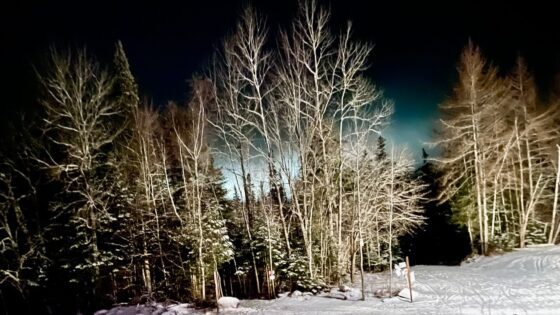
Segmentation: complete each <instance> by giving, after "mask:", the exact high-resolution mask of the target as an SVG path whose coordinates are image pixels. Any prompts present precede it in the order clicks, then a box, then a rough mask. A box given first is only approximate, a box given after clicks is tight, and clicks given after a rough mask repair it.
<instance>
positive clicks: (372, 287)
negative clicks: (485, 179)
mask: <svg viewBox="0 0 560 315" xmlns="http://www.w3.org/2000/svg"><path fill="white" fill-rule="evenodd" d="M412 269H413V271H414V272H415V275H416V283H415V284H414V286H413V288H414V292H415V294H417V297H416V299H415V301H414V302H413V303H410V302H408V301H405V300H404V299H402V298H398V297H395V298H390V299H385V300H381V299H378V298H376V297H374V296H373V293H374V292H375V291H376V290H378V289H383V288H386V284H387V277H388V274H387V273H385V274H369V275H367V277H366V281H367V285H366V290H367V297H366V301H359V297H360V294H359V291H358V290H357V289H356V288H357V287H359V285H357V284H355V285H354V287H355V288H354V289H352V290H350V292H344V293H343V292H338V290H336V289H333V290H331V292H330V293H322V294H320V295H315V296H310V295H307V294H303V295H302V296H298V297H287V296H284V297H282V298H278V299H276V300H272V301H264V300H244V301H241V304H240V307H239V308H238V309H235V310H228V311H225V312H223V313H227V314H519V315H520V314H560V246H547V247H538V248H527V249H523V250H517V251H514V252H512V253H507V254H505V255H502V256H494V257H482V258H480V259H478V260H477V261H475V262H472V263H468V264H464V265H462V266H457V267H446V266H415V267H413V268H412ZM395 282H396V284H395V287H398V288H404V281H403V279H402V278H400V279H396V281H395ZM170 313H171V312H170ZM185 314H186V313H185Z"/></svg>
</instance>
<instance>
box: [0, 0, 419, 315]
mask: <svg viewBox="0 0 560 315" xmlns="http://www.w3.org/2000/svg"><path fill="white" fill-rule="evenodd" d="M329 14H330V13H329V12H328V11H327V10H325V9H323V8H321V7H319V6H318V5H317V4H316V3H315V2H313V1H311V2H306V3H303V4H302V5H301V7H300V9H299V12H298V14H297V17H296V18H295V19H294V21H293V23H292V25H291V26H290V27H289V28H287V29H285V30H280V31H279V32H278V36H277V37H276V38H274V39H271V38H269V35H268V32H267V26H266V24H265V22H264V21H265V20H264V18H263V17H261V16H260V15H258V14H257V13H256V12H254V11H253V10H252V9H247V10H245V11H244V12H243V14H242V17H241V19H240V21H239V23H238V24H237V27H236V29H235V31H234V32H233V33H232V34H231V35H230V36H229V37H227V38H226V39H225V40H224V42H223V45H222V46H221V47H220V48H219V49H218V51H217V52H216V54H215V56H214V57H213V58H212V61H211V62H210V65H209V66H208V68H207V69H206V71H205V72H203V74H202V75H199V76H197V77H195V78H193V79H192V80H191V85H190V89H191V91H190V97H189V100H188V102H187V104H184V105H183V104H175V103H170V104H168V105H166V106H154V105H151V104H149V103H148V102H145V101H141V100H140V97H139V94H138V87H137V84H136V82H135V79H134V76H133V75H132V71H131V69H130V67H129V64H128V61H127V58H126V55H125V52H124V48H123V46H122V44H121V43H120V42H119V43H117V45H116V50H115V54H114V61H113V63H112V64H111V65H109V67H105V66H103V65H100V64H99V63H98V62H97V61H95V60H94V59H93V57H92V56H90V55H88V54H86V53H85V51H81V50H78V51H59V50H55V49H53V50H52V52H51V54H50V57H49V61H48V62H47V64H46V65H45V67H44V69H45V70H44V71H40V72H39V74H38V82H39V84H40V86H41V94H40V98H39V110H38V113H37V115H36V117H34V118H33V119H32V121H29V120H26V121H24V122H23V123H22V124H21V127H22V130H21V132H19V133H18V137H20V138H18V139H13V140H15V141H10V147H11V148H10V149H9V150H2V161H3V162H2V166H1V167H2V169H1V174H2V176H1V179H2V181H1V185H2V195H1V199H0V209H1V212H0V214H1V219H2V220H0V221H1V223H0V224H1V225H0V233H1V236H2V248H1V250H2V256H1V259H0V269H1V271H2V278H1V280H0V281H1V282H0V283H1V288H2V291H1V293H2V298H3V307H4V309H5V310H6V312H8V311H10V312H17V311H15V310H14V309H12V308H11V307H14V306H15V305H14V304H13V303H11V301H23V300H27V301H34V302H35V303H33V305H30V306H29V308H30V310H34V311H37V312H42V313H44V312H47V313H65V312H75V311H76V310H81V311H82V312H91V311H92V310H95V309H96V308H99V307H101V306H107V305H112V304H115V303H119V302H128V303H137V302H141V301H142V302H144V301H153V300H177V301H185V300H188V301H195V302H198V303H199V304H202V305H204V304H205V303H213V301H215V300H216V299H217V298H218V297H219V296H222V295H224V294H226V295H234V296H238V297H273V296H274V295H275V294H277V293H278V292H281V291H287V290H294V289H305V290H321V289H324V288H327V287H328V286H329V285H333V284H340V283H343V282H345V281H354V276H355V275H356V274H359V275H360V276H361V280H362V288H363V274H364V270H374V269H377V270H380V269H383V268H385V267H386V266H388V265H390V260H391V259H393V257H392V256H393V249H395V248H397V237H398V236H399V235H401V234H403V233H405V232H407V231H410V230H411V229H412V228H413V227H415V226H418V225H420V224H421V222H422V219H423V218H422V216H421V209H420V206H419V200H420V199H421V197H422V194H423V192H422V188H423V185H422V184H421V183H420V182H419V181H418V180H416V179H415V178H414V176H412V172H413V168H414V164H413V163H414V161H413V160H412V159H411V158H410V157H409V156H408V154H407V153H406V152H405V151H403V150H400V149H396V148H392V147H391V148H390V149H388V148H385V141H384V139H383V138H382V137H381V131H382V129H383V127H384V126H385V125H387V124H388V123H389V118H390V115H391V113H392V104H391V103H390V102H389V101H387V100H385V99H384V98H383V97H382V95H381V92H380V90H378V89H377V88H376V87H375V86H374V85H373V84H372V83H371V82H370V81H369V80H368V79H367V78H366V77H365V76H364V71H365V70H366V69H367V57H368V55H369V53H370V51H371V48H372V47H371V45H370V44H367V43H361V42H358V41H355V40H353V39H352V38H351V27H350V25H349V26H348V28H347V29H346V30H345V31H344V32H342V33H341V34H339V35H335V34H334V33H332V32H331V31H330V30H329V27H328V21H329ZM225 178H228V180H227V182H226V180H225ZM227 189H230V191H229V195H228V191H227ZM15 304H18V303H15Z"/></svg>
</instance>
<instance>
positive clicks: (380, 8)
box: [0, 0, 560, 155]
mask: <svg viewBox="0 0 560 315" xmlns="http://www.w3.org/2000/svg"><path fill="white" fill-rule="evenodd" d="M113 2H114V3H111V2H104V1H75V2H56V1H41V2H39V1H38V2H37V3H25V2H20V1H18V2H14V3H12V4H9V5H8V4H7V3H6V2H4V3H3V4H1V5H0V28H1V43H0V58H1V61H0V62H1V68H0V77H1V79H2V85H1V89H2V95H3V97H2V102H1V104H0V107H1V109H2V113H3V114H2V119H3V120H6V119H13V117H14V113H16V112H19V111H21V110H23V111H27V112H29V111H34V110H35V109H36V105H35V103H36V99H37V93H36V90H37V86H36V80H35V78H34V74H33V73H34V70H33V67H37V68H39V69H40V66H41V64H42V62H43V60H44V56H45V55H46V53H47V51H48V47H49V46H50V45H55V46H56V47H57V48H66V47H83V46H86V47H87V50H88V51H89V52H91V53H92V54H93V55H95V56H96V57H97V59H99V60H100V61H101V62H103V63H106V62H110V60H111V57H112V54H113V49H114V43H115V41H116V40H118V39H120V40H122V41H123V43H124V47H125V50H126V51H127V54H128V57H129V61H130V64H131V67H132V71H133V73H134V75H135V76H136V78H137V80H138V83H139V86H140V92H141V94H142V95H144V96H146V97H149V98H150V99H152V100H153V102H154V103H155V104H158V105H161V104H165V103H167V101H168V100H177V101H180V102H183V101H184V100H185V99H186V97H187V96H188V83H187V82H188V79H189V78H191V76H192V75H193V74H194V73H197V72H201V71H202V70H203V69H204V65H205V64H206V63H207V62H208V61H209V59H210V57H211V54H212V52H213V51H214V49H215V47H217V46H219V44H220V40H221V39H222V38H224V36H226V35H227V34H228V33H229V32H230V31H231V30H232V28H233V26H234V25H235V22H236V20H237V16H238V13H239V12H240V11H241V8H242V7H243V6H244V5H246V4H247V3H251V2H249V1H237V0H236V1H226V0H224V1H218V0H205V1H196V2H195V1H173V2H171V1H167V2H166V1H134V2H132V1H130V2H126V3H125V2H124V1H113ZM322 2H323V3H326V4H328V3H327V2H326V1H322ZM441 2H442V1H432V2H430V3H429V2H427V1H414V2H410V3H407V2H397V1H385V2H381V1H377V3H376V1H358V0H344V1H343V0H338V1H337V0H333V1H331V2H330V6H331V9H332V14H333V21H332V22H333V23H332V28H333V30H335V31H339V30H341V29H342V28H341V27H343V26H344V25H345V24H346V21H347V20H352V21H353V27H354V34H355V38H357V39H361V40H366V41H371V42H373V43H374V44H375V48H374V52H373V55H372V56H371V59H370V63H371V66H372V67H371V70H370V71H369V73H368V75H369V76H370V77H371V78H372V79H373V80H374V81H375V82H376V84H377V85H378V86H379V87H381V88H382V89H383V90H385V95H386V96H387V97H389V98H391V99H393V100H394V102H395V105H396V113H395V116H394V117H393V120H394V122H393V125H392V127H391V128H390V129H389V130H387V132H386V136H388V137H390V138H392V139H394V140H395V142H397V143H408V144H409V146H410V147H411V150H412V151H413V152H414V153H415V154H416V155H419V152H420V147H421V142H422V141H427V140H429V136H430V133H431V128H432V121H433V120H434V119H435V118H436V113H437V104H438V103H440V102H441V101H442V100H443V99H445V97H446V95H449V94H450V93H451V91H452V87H453V84H454V81H455V79H456V71H455V66H456V63H457V60H458V58H459V54H460V52H461V49H462V48H463V47H464V46H465V45H466V44H467V42H468V40H469V38H471V39H472V40H473V41H474V42H475V43H476V44H478V45H480V46H481V48H482V51H483V53H484V54H485V55H486V56H487V57H488V58H489V59H491V60H492V61H493V62H494V64H496V65H498V66H500V67H501V68H503V69H506V70H507V69H508V68H509V67H511V65H512V64H513V61H514V60H515V58H516V56H517V55H518V54H521V55H523V56H525V57H526V59H527V61H528V64H529V67H530V69H531V70H533V71H534V72H535V73H536V75H537V80H538V82H539V84H540V86H541V87H545V88H548V87H551V86H552V84H553V82H554V76H555V74H556V73H558V72H560V27H559V26H558V16H557V11H556V10H555V9H554V8H553V2H551V1H542V3H541V4H539V3H537V1H531V3H530V4H525V5H519V4H513V3H510V2H506V1H503V2H494V3H493V4H491V5H488V4H487V3H483V2H480V3H479V2H474V1H450V3H448V4H442V3H441ZM178 3H180V4H178ZM253 4H254V5H255V6H256V8H257V10H258V11H260V12H261V13H263V14H264V15H266V16H267V17H268V22H269V26H270V28H271V30H272V31H275V30H276V28H277V27H276V25H284V26H286V25H287V23H288V22H289V21H290V19H291V18H292V17H293V16H294V14H295V12H296V6H297V2H296V1H294V0H287V1H253ZM544 96H546V95H544ZM2 125H4V122H3V123H2ZM3 136H4V135H3Z"/></svg>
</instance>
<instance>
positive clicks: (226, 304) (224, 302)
mask: <svg viewBox="0 0 560 315" xmlns="http://www.w3.org/2000/svg"><path fill="white" fill-rule="evenodd" d="M218 306H219V307H220V309H229V308H237V307H238V306H239V299H238V298H234V297H232V296H222V297H221V298H220V299H218Z"/></svg>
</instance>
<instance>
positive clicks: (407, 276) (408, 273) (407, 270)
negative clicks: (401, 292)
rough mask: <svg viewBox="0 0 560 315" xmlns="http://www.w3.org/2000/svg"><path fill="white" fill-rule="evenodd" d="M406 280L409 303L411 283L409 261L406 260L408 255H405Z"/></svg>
mask: <svg viewBox="0 0 560 315" xmlns="http://www.w3.org/2000/svg"><path fill="white" fill-rule="evenodd" d="M406 280H407V282H408V291H409V293H410V303H412V283H411V281H410V263H409V262H408V256H406Z"/></svg>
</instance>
